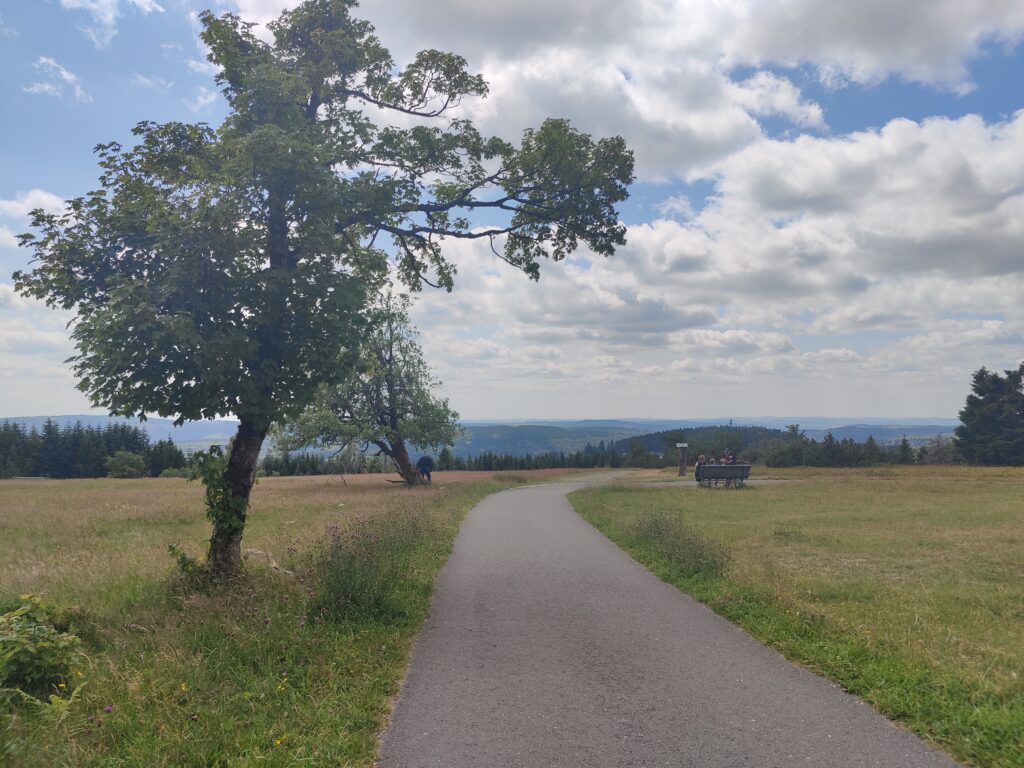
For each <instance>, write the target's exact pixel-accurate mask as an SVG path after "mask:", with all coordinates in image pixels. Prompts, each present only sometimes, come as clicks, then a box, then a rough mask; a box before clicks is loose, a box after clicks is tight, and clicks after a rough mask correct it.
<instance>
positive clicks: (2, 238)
mask: <svg viewBox="0 0 1024 768" xmlns="http://www.w3.org/2000/svg"><path fill="white" fill-rule="evenodd" d="M17 247H18V239H17V238H16V237H15V236H14V233H13V232H11V230H9V229H8V228H7V227H3V226H0V248H17Z"/></svg>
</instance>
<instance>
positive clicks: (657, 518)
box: [630, 512, 729, 577]
mask: <svg viewBox="0 0 1024 768" xmlns="http://www.w3.org/2000/svg"><path fill="white" fill-rule="evenodd" d="M630 535H631V536H632V537H633V538H634V539H635V540H636V542H637V543H638V544H640V545H641V546H643V547H646V548H647V549H649V550H651V551H653V552H655V553H657V554H658V555H660V556H661V557H663V558H664V559H665V560H667V561H668V562H669V563H671V564H672V565H673V566H675V567H676V568H678V569H679V572H680V574H681V575H683V576H704V577H718V576H722V575H724V574H725V569H726V567H727V566H728V564H729V552H728V550H727V549H726V548H725V547H723V546H722V545H721V544H718V543H716V542H713V541H709V540H708V539H705V538H703V537H702V536H701V535H700V534H698V533H697V532H696V531H695V530H694V529H693V528H692V527H690V526H689V525H687V523H686V521H684V520H683V519H682V518H681V517H679V516H678V515H675V514H671V513H669V512H653V513H651V514H646V515H641V516H639V517H637V519H636V520H634V521H633V523H632V524H631V526H630Z"/></svg>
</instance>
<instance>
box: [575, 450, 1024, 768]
mask: <svg viewBox="0 0 1024 768" xmlns="http://www.w3.org/2000/svg"><path fill="white" fill-rule="evenodd" d="M772 472H773V475H774V476H776V477H779V476H782V477H788V478H792V479H794V480H795V482H791V483H780V484H777V485H760V486H751V487H748V488H747V489H743V490H737V491H732V490H729V491H725V490H717V491H716V490H700V489H696V488H685V489H684V488H679V487H661V488H653V489H652V488H638V487H626V486H618V487H609V488H591V489H586V490H582V491H578V492H576V493H575V494H573V496H572V497H571V500H572V502H573V504H574V506H575V508H576V509H577V511H579V512H580V513H581V514H582V515H583V516H584V517H585V518H586V519H588V520H590V521H591V522H592V523H593V524H594V525H596V526H597V527H598V528H599V529H600V530H601V531H603V532H604V533H605V534H606V535H607V536H609V537H610V538H611V539H612V540H614V541H616V542H617V543H618V544H619V545H620V546H622V547H623V548H624V549H626V550H627V551H628V552H629V553H630V554H632V555H633V556H634V557H635V558H636V559H637V560H639V561H640V562H642V563H643V564H645V565H646V566H648V567H649V568H650V569H651V570H652V571H654V572H655V573H656V574H658V575H659V576H661V577H662V578H663V579H665V580H667V581H669V582H671V583H673V584H675V585H677V586H678V587H680V588H681V589H683V590H684V591H686V592H688V593H689V594H691V595H692V596H694V597H695V598H697V599H698V600H701V601H702V602H705V603H707V604H708V605H709V606H710V607H711V608H713V609H714V610H715V611H717V612H718V613H721V614H722V615H724V616H726V617H728V618H729V619H731V620H733V621H735V622H736V623H737V624H739V625H740V626H741V627H743V628H744V629H746V630H747V631H748V632H750V633H751V634H752V635H754V636H755V637H757V638H758V639H760V640H762V641H763V642H765V643H768V644H770V645H772V646H774V647H775V648H778V649H779V650H780V651H782V652H783V653H784V654H785V655H786V656H787V657H789V658H790V659H793V660H795V661H797V662H799V663H802V664H804V665H806V666H808V667H810V668H811V669H813V670H815V671H817V672H819V673H821V674H824V675H826V676H828V677H831V678H832V679H834V680H835V681H837V682H838V683H840V684H841V685H842V686H843V687H844V688H846V689H847V690H849V691H852V692H854V693H856V694H858V695H859V696H861V697H863V698H864V699H865V700H867V701H868V702H870V703H871V704H872V705H873V706H875V707H876V708H878V709H879V710H880V711H881V712H883V713H884V714H886V715H887V716H889V717H890V718H892V719H894V720H896V721H898V722H901V723H904V724H905V725H907V726H908V727H910V728H911V729H913V730H914V731H916V732H917V733H919V734H921V735H922V736H924V737H926V738H927V739H929V740H930V741H932V742H933V743H934V744H936V745H938V746H939V747H941V748H942V749H944V750H945V751H947V752H949V753H950V754H952V755H953V756H955V757H956V758H958V759H960V760H962V761H965V762H967V763H968V764H971V765H975V766H982V767H985V768H1011V766H1020V765H1024V644H1022V643H1021V641H1020V639H1021V637H1024V612H1022V611H1021V606H1022V605H1024V578H1022V577H1024V570H1022V562H1024V561H1022V559H1021V552H1022V551H1024V533H1022V531H1024V508H1022V506H1021V503H1020V499H1021V498H1022V496H1024V474H1022V472H1021V471H1020V470H1013V469H984V468H943V469H941V470H940V469H937V468H932V467H888V468H881V469H863V470H826V469H821V470H806V469H802V470H798V469H790V470H772ZM665 479H668V478H667V477H666V478H665Z"/></svg>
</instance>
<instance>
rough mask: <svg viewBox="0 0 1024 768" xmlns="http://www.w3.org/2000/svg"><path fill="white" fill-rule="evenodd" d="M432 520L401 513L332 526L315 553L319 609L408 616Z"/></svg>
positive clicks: (333, 614) (327, 613) (327, 614)
mask: <svg viewBox="0 0 1024 768" xmlns="http://www.w3.org/2000/svg"><path fill="white" fill-rule="evenodd" d="M433 525H434V523H433V522H432V521H431V520H430V519H429V518H426V517H424V516H422V515H413V516H410V515H401V514H397V513H396V514H390V515H383V516H381V517H378V518H375V519H372V520H362V521H358V522H356V523H354V524H352V525H350V526H347V527H344V528H342V527H340V526H337V525H334V526H331V527H330V528H329V529H328V531H327V538H326V539H325V540H324V541H323V542H322V543H321V545H320V547H319V548H318V549H317V550H316V552H315V554H314V556H313V562H312V570H313V573H314V578H315V580H316V582H317V583H318V584H319V593H318V594H317V595H316V596H315V598H314V600H313V603H312V607H313V611H314V613H315V614H316V615H317V616H319V617H322V618H329V619H334V620H338V619H343V618H345V617H347V616H351V615H353V614H372V615H376V616H381V617H398V616H402V615H404V614H405V613H406V608H405V605H406V602H407V601H406V600H405V599H404V596H405V594H406V590H408V589H409V588H410V580H409V575H410V573H411V570H412V566H413V558H414V557H415V555H416V552H417V550H418V549H419V548H420V547H421V546H422V545H423V544H424V542H425V541H426V540H427V539H428V538H430V535H431V533H432V526H433Z"/></svg>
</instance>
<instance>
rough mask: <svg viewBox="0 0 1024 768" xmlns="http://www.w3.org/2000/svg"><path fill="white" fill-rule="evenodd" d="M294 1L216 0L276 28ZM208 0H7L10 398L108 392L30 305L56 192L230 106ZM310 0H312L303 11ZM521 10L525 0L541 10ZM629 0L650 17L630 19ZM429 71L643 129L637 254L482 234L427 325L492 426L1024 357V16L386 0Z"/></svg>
mask: <svg viewBox="0 0 1024 768" xmlns="http://www.w3.org/2000/svg"><path fill="white" fill-rule="evenodd" d="M284 2H285V0H230V1H229V0H213V1H212V4H213V7H214V10H215V11H216V12H225V11H232V12H237V13H241V14H242V15H243V16H244V17H245V18H249V19H251V20H253V21H256V22H259V23H265V22H266V21H267V20H269V19H271V18H273V16H274V15H276V12H277V11H278V10H279V6H281V5H283V4H284ZM210 4H211V3H210V2H199V1H198V0H196V1H195V2H193V1H192V0H36V1H35V2H13V0H11V1H8V2H0V66H2V75H0V78H2V79H0V84H2V98H3V99H4V101H5V109H4V113H5V115H7V116H8V117H7V119H6V120H5V121H4V122H3V124H2V127H0V132H2V133H0V138H2V144H0V146H2V147H3V169H4V170H3V174H2V175H0V354H2V355H3V358H4V360H5V365H4V371H3V372H2V373H0V394H2V400H0V416H4V415H27V414H44V413H67V412H80V411H84V410H86V409H87V407H88V403H86V401H85V400H84V398H83V397H82V396H81V395H80V394H79V393H77V392H76V391H75V389H74V380H73V378H72V377H71V375H70V373H69V371H68V368H67V366H66V365H64V363H63V362H62V361H63V360H64V359H65V358H66V357H67V356H68V355H70V354H72V352H73V348H72V346H71V345H70V342H69V341H68V339H67V333H66V330H65V327H64V326H65V324H66V323H67V321H68V320H69V319H70V318H69V316H66V315H62V314H60V313H57V312H53V311H51V310H48V309H46V308H44V307H42V306H41V305H39V304H37V303H36V302H33V301H29V300H27V299H24V298H21V297H18V296H16V295H15V294H14V293H13V291H12V289H11V285H12V280H11V278H10V274H11V272H12V271H14V270H16V269H21V268H24V266H25V258H26V257H25V254H24V253H22V252H21V251H20V250H19V249H18V248H17V247H16V246H15V244H14V241H13V234H16V233H18V232H21V231H23V230H24V228H25V226H26V218H25V213H26V210H27V209H28V208H29V207H32V206H34V205H44V206H47V205H59V204H60V200H61V199H66V198H69V197H73V196H76V195H80V194H83V193H85V192H87V191H89V190H91V189H93V188H94V187H95V186H96V176H97V168H96V165H95V159H94V156H93V154H92V148H93V146H94V145H95V144H97V143H99V142H105V141H112V140H116V141H121V142H130V141H131V134H130V129H131V127H132V126H133V125H134V124H135V123H136V122H138V121H139V120H143V119H145V120H155V121H167V120H182V121H204V122H209V123H211V124H217V123H218V122H219V121H220V120H221V119H222V118H223V116H224V114H225V111H224V105H223V102H222V101H221V100H220V98H219V96H218V95H217V94H216V92H215V84H214V82H213V76H212V72H211V70H210V67H209V66H208V65H207V64H206V62H205V53H204V51H203V49H202V46H201V44H200V43H199V41H198V39H197V35H196V33H197V24H196V13H197V12H198V11H200V10H202V9H203V8H205V7H207V6H208V5H210ZM292 4H293V5H294V2H293V3H292ZM511 6H514V7H511ZM623 6H629V8H628V9H626V8H624V7H623ZM360 13H361V14H362V15H364V16H365V17H366V18H368V19H370V20H371V21H372V22H374V24H375V25H376V26H377V28H378V31H379V34H380V36H381V38H382V40H383V42H384V43H385V44H386V45H388V46H389V47H390V48H391V49H392V51H393V53H394V54H395V57H396V59H397V60H398V61H399V62H401V61H403V60H404V59H406V58H408V57H409V56H410V55H411V54H412V53H413V52H414V51H416V50H418V49H420V48H424V47H439V48H444V49H448V50H454V51H457V52H460V53H463V54H464V55H465V56H466V57H467V59H468V60H469V61H470V64H471V66H472V67H474V68H475V69H477V70H479V71H481V72H482V73H483V74H484V75H485V77H486V78H487V79H488V81H489V82H490V83H491V94H490V96H489V98H488V99H487V100H485V101H483V102H480V103H476V104H470V105H466V106H465V107H464V114H465V116H467V117H470V118H472V119H474V120H475V121H476V122H477V124H478V125H479V126H481V127H482V128H483V129H484V130H485V131H488V132H492V133H497V134H500V135H503V136H506V137H507V138H510V139H514V138H515V137H516V136H517V135H518V133H519V132H520V131H521V130H522V129H523V128H526V127H528V126H530V125H536V124H537V123H538V122H539V121H540V120H541V119H543V118H544V117H546V116H558V117H569V118H571V119H572V120H573V122H574V124H576V125H577V126H579V127H581V128H582V129H584V130H587V131H589V132H591V133H593V134H595V135H608V134H612V133H618V134H621V135H623V136H624V137H625V138H626V140H627V142H628V143H629V144H630V146H631V147H633V149H634V151H635V152H636V156H637V161H638V171H639V179H638V182H637V184H636V185H635V186H634V188H633V190H632V195H631V198H630V200H629V201H628V202H627V203H626V204H625V205H623V206H622V210H621V215H622V219H623V221H624V222H625V223H626V224H627V225H628V226H629V236H628V240H629V242H628V245H627V246H626V247H625V248H624V249H622V250H621V251H620V253H618V254H616V256H615V257H613V258H612V259H610V260H604V259H601V258H597V257H593V256H592V255H590V254H588V253H585V252H581V253H579V254H578V255H577V256H575V257H574V258H572V259H570V260H568V261H567V262H566V263H564V264H560V265H545V267H546V268H545V269H544V270H543V277H542V280H541V282H540V284H533V283H530V282H528V281H526V280H525V279H523V278H522V277H521V276H520V275H518V274H516V273H514V272H511V271H510V270H509V269H508V268H507V267H504V265H501V264H498V263H495V262H494V260H493V258H491V257H490V256H489V255H488V254H487V253H486V251H480V250H478V249H476V248H475V247H474V246H472V245H468V244H454V245H453V247H452V248H451V254H452V256H453V258H454V259H455V261H456V262H457V263H458V264H459V270H460V275H459V279H458V283H457V287H456V290H455V291H454V292H453V293H452V294H451V295H448V294H435V293H427V294H425V295H424V296H423V297H422V299H421V300H420V301H419V304H418V307H417V310H416V319H417V322H418V324H419V325H420V327H421V329H422V330H423V331H424V346H425V350H426V352H427V355H428V358H429V359H430V360H431V362H432V363H433V364H434V366H435V368H436V369H437V371H438V373H439V375H440V377H441V378H442V379H443V380H444V382H445V384H446V390H447V391H448V393H449V394H450V396H451V399H452V402H453V404H454V405H455V406H456V408H458V409H459V410H460V411H461V412H462V413H463V414H464V415H465V416H466V417H467V418H502V417H508V418H528V417H538V418H540V417H547V418H551V417H561V418H573V417H578V418H584V417H616V416H621V417H627V416H629V417H640V416H646V417H671V416H679V417H706V416H712V415H714V416H720V415H733V416H737V417H738V416H750V415H772V414H775V415H785V414H794V415H836V414H842V415H845V416H864V417H869V416H888V417H897V416H917V417H923V416H941V417H949V416H954V415H955V414H956V411H957V409H958V408H959V407H960V406H961V405H962V402H963V398H964V395H965V394H966V391H967V387H968V385H969V380H970V373H971V371H972V370H974V369H975V368H977V367H979V366H981V365H987V366H989V367H990V368H1005V367H1010V366H1015V365H1016V363H1017V362H1019V361H1020V359H1022V358H1024V182H1022V181H1021V179H1024V113H1021V112H1020V110H1022V109H1024V76H1022V74H1024V45H1021V36H1022V33H1024V8H1022V7H1020V4H1014V3H1003V2H998V1H997V0H991V1H987V0H986V1H979V2H976V3H971V4H963V3H954V2H947V1H946V0H937V1H936V0H928V1H927V2H926V1H925V0H920V1H919V2H906V3H903V4H901V6H900V7H899V8H898V9H896V10H893V9H892V8H890V7H889V5H887V4H886V3H882V2H880V0H870V1H869V2H863V3H858V4H842V5H840V4H833V3H823V2H811V0H787V1H786V2H773V3H768V2H756V1H753V0H752V1H751V2H749V3H736V4H729V5H728V6H726V5H725V4H720V3H711V2H703V1H700V0H664V1H661V0H658V1H657V2H656V1H655V0H637V2H636V3H634V4H622V3H617V2H611V0H566V2H563V3H559V4H552V3H549V2H541V0H521V2H519V3H515V4H506V5H498V4H484V3H467V2H464V0H439V1H438V2H436V3H431V4H429V6H428V4H420V3H411V2H400V1H399V0H368V1H367V2H364V3H363V4H362V6H361V9H360Z"/></svg>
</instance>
